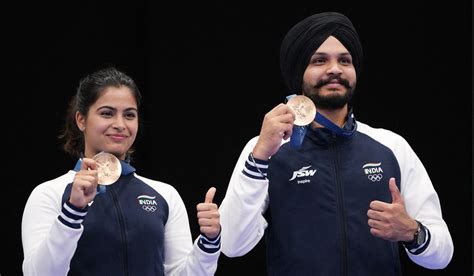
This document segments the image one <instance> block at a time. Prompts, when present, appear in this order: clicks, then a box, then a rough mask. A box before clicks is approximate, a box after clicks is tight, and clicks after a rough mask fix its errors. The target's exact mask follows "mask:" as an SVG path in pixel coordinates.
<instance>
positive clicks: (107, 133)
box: [76, 86, 138, 160]
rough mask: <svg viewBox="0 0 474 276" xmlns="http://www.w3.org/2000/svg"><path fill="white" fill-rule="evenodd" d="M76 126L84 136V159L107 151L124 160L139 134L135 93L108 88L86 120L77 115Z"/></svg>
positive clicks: (117, 88)
mask: <svg viewBox="0 0 474 276" xmlns="http://www.w3.org/2000/svg"><path fill="white" fill-rule="evenodd" d="M76 123H77V126H78V127H79V129H80V130H81V131H82V132H83V133H84V143H85V145H84V155H85V157H88V158H91V157H93V156H94V155H95V154H97V153H99V152H101V151H105V152H109V153H112V154H114V155H115V156H117V157H118V158H120V159H122V160H123V159H125V155H126V153H127V151H128V150H129V149H130V147H131V146H132V145H133V142H134V141H135V138H136V136H137V131H138V108H137V102H136V100H135V97H134V94H133V92H132V91H131V90H130V89H129V88H128V87H126V86H120V87H114V86H110V87H107V88H106V89H105V90H104V91H103V92H102V94H101V96H99V98H98V99H97V101H96V102H95V103H94V104H92V105H91V106H90V108H89V111H88V113H87V115H86V116H83V115H82V114H80V113H79V112H77V113H76Z"/></svg>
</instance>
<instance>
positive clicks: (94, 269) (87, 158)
mask: <svg viewBox="0 0 474 276" xmlns="http://www.w3.org/2000/svg"><path fill="white" fill-rule="evenodd" d="M140 100H141V96H140V92H139V90H138V88H137V86H136V84H135V82H134V81H133V80H132V79H131V78H130V77H129V76H127V75H126V74H124V73H123V72H120V71H118V70H117V69H115V68H106V69H102V70H99V71H96V72H94V73H92V74H91V75H89V76H87V77H85V78H84V79H83V80H82V81H81V82H80V84H79V87H78V89H77V93H76V95H75V97H74V98H73V100H72V101H71V104H70V107H69V110H68V117H67V120H66V124H65V128H64V132H63V133H62V134H61V138H63V139H64V141H65V143H64V149H65V150H66V151H67V152H68V153H71V154H73V155H75V156H77V157H78V161H77V164H76V166H75V168H74V169H73V170H70V171H69V172H67V173H66V174H64V175H62V176H60V177H58V178H56V179H53V180H50V181H47V182H45V183H42V184H41V185H39V186H37V187H36V188H35V189H34V190H33V192H32V193H31V195H30V197H29V199H28V202H27V204H26V207H25V210H24V214H23V220H22V243H23V251H24V261H23V272H24V274H25V275H66V274H69V275H214V273H215V271H216V268H217V260H218V258H219V254H220V224H219V213H218V209H217V205H216V204H214V203H212V199H213V197H214V194H215V188H211V189H209V191H208V193H207V194H206V199H205V202H204V203H200V204H198V206H197V216H198V219H199V225H200V230H201V233H202V234H201V235H200V236H199V238H198V239H196V241H195V242H194V245H193V242H192V239H191V233H190V229H189V221H188V216H187V213H186V209H185V206H184V203H183V201H182V199H181V197H180V195H179V194H178V192H177V191H176V190H175V189H174V188H173V187H172V186H170V185H168V184H165V183H162V182H159V181H154V180H151V179H147V178H144V177H141V176H139V175H137V174H136V173H135V168H133V167H132V166H131V165H130V163H129V160H130V154H131V152H132V145H133V143H134V141H135V138H136V135H137V132H138V129H139V118H138V117H139V106H140ZM100 152H106V153H111V154H113V155H114V156H116V157H117V158H118V159H119V160H120V165H121V174H120V177H119V178H118V180H117V181H116V182H114V183H113V185H107V186H105V185H100V183H99V179H98V168H99V167H98V166H99V164H98V163H97V162H96V161H95V160H94V159H93V157H94V156H95V155H96V154H98V153H100Z"/></svg>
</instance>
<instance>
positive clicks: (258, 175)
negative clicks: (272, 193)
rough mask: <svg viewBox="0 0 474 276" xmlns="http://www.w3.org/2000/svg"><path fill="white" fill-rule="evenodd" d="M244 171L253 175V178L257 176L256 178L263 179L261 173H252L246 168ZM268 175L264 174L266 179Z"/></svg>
mask: <svg viewBox="0 0 474 276" xmlns="http://www.w3.org/2000/svg"><path fill="white" fill-rule="evenodd" d="M244 171H245V172H246V173H247V174H249V175H251V176H255V177H259V178H260V177H262V174H260V173H259V172H253V171H251V170H249V169H247V168H245V167H244ZM266 175H267V174H266V173H264V174H263V176H264V177H265V176H266Z"/></svg>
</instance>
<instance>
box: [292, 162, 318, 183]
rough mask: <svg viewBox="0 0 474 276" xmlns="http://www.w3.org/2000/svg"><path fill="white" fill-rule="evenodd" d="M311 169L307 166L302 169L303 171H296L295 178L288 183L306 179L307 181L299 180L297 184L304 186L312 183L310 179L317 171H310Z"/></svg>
mask: <svg viewBox="0 0 474 276" xmlns="http://www.w3.org/2000/svg"><path fill="white" fill-rule="evenodd" d="M309 168H311V165H309V166H306V167H302V168H301V169H299V170H297V171H294V172H293V176H292V177H291V178H290V179H289V180H288V181H292V180H294V179H296V178H301V177H305V179H297V181H296V182H297V183H298V184H304V183H308V182H311V180H309V179H308V177H310V176H313V175H314V174H315V173H316V171H317V170H310V169H309Z"/></svg>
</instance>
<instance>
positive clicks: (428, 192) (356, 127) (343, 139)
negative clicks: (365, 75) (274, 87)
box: [220, 12, 453, 275]
mask: <svg viewBox="0 0 474 276" xmlns="http://www.w3.org/2000/svg"><path fill="white" fill-rule="evenodd" d="M361 65H362V46H361V43H360V41H359V37H358V34H357V32H356V30H355V28H354V26H353V24H352V23H351V21H350V20H349V19H348V18H347V17H346V16H344V15H342V14H340V13H335V12H326V13H319V14H315V15H312V16H310V17H308V18H306V19H304V20H302V21H301V22H299V23H298V24H296V25H295V26H294V27H293V28H292V29H291V30H290V31H289V32H288V33H287V35H286V36H285V38H284V40H283V42H282V45H281V51H280V66H281V71H282V75H283V78H284V80H285V83H286V84H287V86H288V88H289V89H290V91H291V92H292V93H295V94H302V95H304V96H306V97H308V98H310V99H311V101H310V102H313V103H314V105H315V106H316V109H317V115H316V116H315V117H316V118H315V121H313V122H312V123H311V124H309V125H307V126H299V125H295V119H297V117H296V115H298V114H297V113H296V112H295V111H293V110H292V108H291V106H290V105H289V104H279V105H278V106H276V107H275V108H273V109H272V110H271V111H270V112H268V113H267V114H266V115H265V118H264V120H263V123H262V127H261V131H260V135H259V136H257V137H254V138H253V139H251V140H250V141H249V142H248V143H247V145H246V146H245V148H244V150H243V151H242V153H241V155H240V158H239V160H238V162H237V165H236V167H235V169H234V172H233V175H232V178H231V180H230V183H229V187H228V189H227V193H226V196H225V198H224V200H223V202H222V204H221V207H220V214H221V225H222V233H221V239H222V252H223V253H224V254H225V255H227V256H229V257H235V256H242V255H244V254H246V253H247V252H249V251H250V250H251V249H252V248H253V247H254V246H255V245H256V244H257V243H258V242H259V241H260V239H261V238H262V237H263V236H264V234H266V245H267V271H268V273H269V274H270V275H399V274H400V273H401V268H400V261H399V250H398V247H399V246H403V247H404V248H405V251H406V252H407V254H408V256H409V258H410V259H411V260H412V261H414V262H415V263H417V264H419V265H421V266H423V267H426V268H430V269H442V268H444V267H446V266H447V265H448V263H449V262H450V260H451V258H452V255H453V243H452V239H451V235H450V233H449V230H448V227H447V225H446V223H445V222H444V220H443V218H442V215H441V207H440V203H439V199H438V196H437V193H436V191H435V190H434V188H433V185H432V183H431V181H430V178H429V176H428V174H427V172H426V170H425V168H424V167H423V164H422V163H421V161H420V160H419V158H418V157H417V155H416V154H415V153H414V151H413V150H412V149H411V147H410V146H409V144H408V143H407V142H406V141H405V139H403V138H402V137H401V136H399V135H397V134H395V133H393V132H391V131H388V130H384V129H375V128H372V127H370V126H368V125H366V124H364V123H361V122H358V121H356V120H355V117H354V115H353V113H352V107H351V106H350V105H349V103H350V100H351V97H352V95H353V93H354V90H355V87H356V82H357V77H358V76H359V75H360V71H361ZM287 142H290V143H287Z"/></svg>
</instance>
